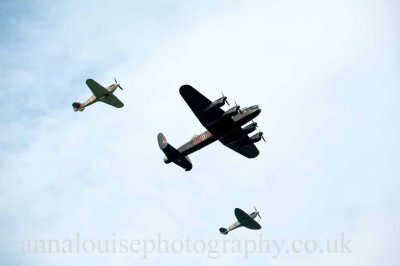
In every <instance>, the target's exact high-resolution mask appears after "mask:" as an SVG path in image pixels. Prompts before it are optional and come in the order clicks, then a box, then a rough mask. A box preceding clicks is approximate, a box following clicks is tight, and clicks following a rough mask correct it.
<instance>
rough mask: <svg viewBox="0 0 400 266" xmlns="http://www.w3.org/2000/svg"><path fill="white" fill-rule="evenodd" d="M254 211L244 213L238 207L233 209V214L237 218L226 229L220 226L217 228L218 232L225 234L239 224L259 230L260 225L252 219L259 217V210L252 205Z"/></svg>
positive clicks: (239, 225)
mask: <svg viewBox="0 0 400 266" xmlns="http://www.w3.org/2000/svg"><path fill="white" fill-rule="evenodd" d="M254 210H255V211H254V212H252V213H249V214H247V213H245V212H244V211H242V210H241V209H239V208H236V209H235V216H236V219H238V220H237V221H236V222H235V223H234V224H232V225H231V226H229V227H228V229H226V228H223V227H221V228H220V229H219V232H220V233H221V234H223V235H227V234H228V233H229V231H232V230H235V229H236V228H239V227H241V226H244V227H246V228H248V229H252V230H259V229H261V225H260V224H259V223H258V222H256V221H255V220H254V219H255V218H256V217H257V216H258V217H260V219H261V216H260V212H259V211H257V209H256V207H254Z"/></svg>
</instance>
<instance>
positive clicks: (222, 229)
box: [219, 227, 229, 235]
mask: <svg viewBox="0 0 400 266" xmlns="http://www.w3.org/2000/svg"><path fill="white" fill-rule="evenodd" d="M219 232H220V233H221V234H223V235H227V234H228V233H229V231H228V229H226V228H223V227H221V228H220V229H219Z"/></svg>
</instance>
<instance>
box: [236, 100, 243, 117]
mask: <svg viewBox="0 0 400 266" xmlns="http://www.w3.org/2000/svg"><path fill="white" fill-rule="evenodd" d="M235 106H237V107H239V113H241V114H243V112H242V110H241V109H240V105H238V104H237V102H236V101H235Z"/></svg>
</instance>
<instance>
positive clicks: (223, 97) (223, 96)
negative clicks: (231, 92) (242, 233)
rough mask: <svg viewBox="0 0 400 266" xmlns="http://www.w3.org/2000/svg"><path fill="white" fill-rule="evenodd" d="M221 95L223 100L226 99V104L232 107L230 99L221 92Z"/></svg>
mask: <svg viewBox="0 0 400 266" xmlns="http://www.w3.org/2000/svg"><path fill="white" fill-rule="evenodd" d="M221 94H222V99H224V102H225V103H226V104H227V105H228V106H231V105H230V104H229V102H228V97H226V96H225V95H224V93H223V92H222V91H221Z"/></svg>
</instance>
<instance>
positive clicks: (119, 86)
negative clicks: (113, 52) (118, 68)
mask: <svg viewBox="0 0 400 266" xmlns="http://www.w3.org/2000/svg"><path fill="white" fill-rule="evenodd" d="M114 80H115V83H118V81H117V79H116V78H115V77H114ZM118 88H120V89H121V90H124V89H123V88H122V87H121V85H118Z"/></svg>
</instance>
